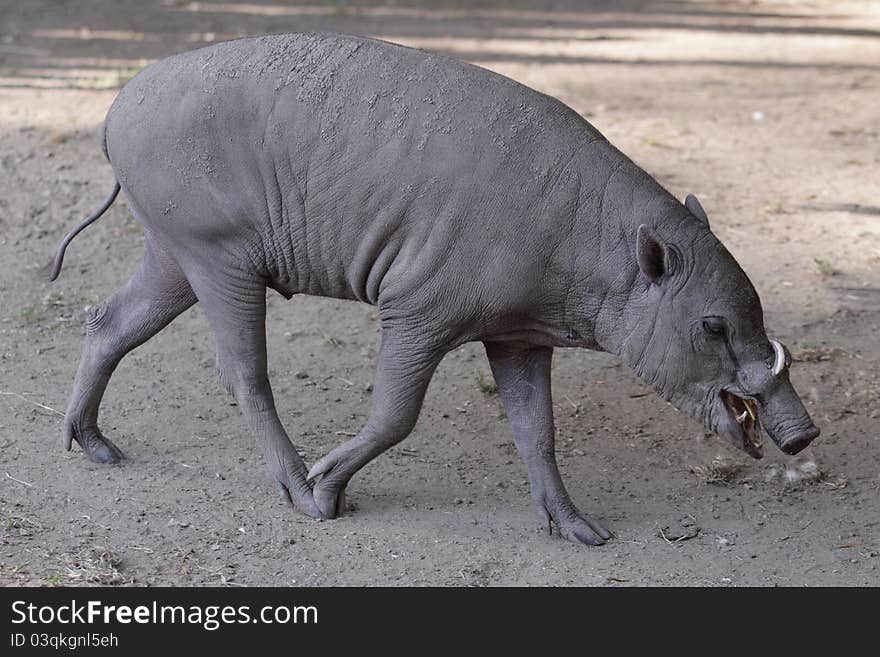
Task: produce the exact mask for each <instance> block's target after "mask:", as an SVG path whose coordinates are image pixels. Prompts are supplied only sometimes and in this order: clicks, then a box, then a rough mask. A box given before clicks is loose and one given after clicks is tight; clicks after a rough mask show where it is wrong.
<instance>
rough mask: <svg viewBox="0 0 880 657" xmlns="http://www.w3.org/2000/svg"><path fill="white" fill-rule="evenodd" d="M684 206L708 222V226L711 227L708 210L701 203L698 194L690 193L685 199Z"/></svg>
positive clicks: (705, 222)
mask: <svg viewBox="0 0 880 657" xmlns="http://www.w3.org/2000/svg"><path fill="white" fill-rule="evenodd" d="M684 207H686V208H687V209H688V211H690V213H691V214H692V215H694V216H695V217H696V218H697V219H699V220H700V221H702V222H703V223H704V224H706V228H708V227H709V215H707V214H706V211H705V210H704V209H703V206H702V205H700V202H699V201H698V200H697V197H696V196H694V195H693V194H688V195H687V197H686V198H685V199H684Z"/></svg>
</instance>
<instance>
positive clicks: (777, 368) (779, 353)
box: [770, 340, 785, 376]
mask: <svg viewBox="0 0 880 657" xmlns="http://www.w3.org/2000/svg"><path fill="white" fill-rule="evenodd" d="M770 344H771V345H773V351H774V352H775V353H776V360H774V361H773V376H779V374H780V373H781V372H782V370H783V369H784V368H785V347H783V346H782V343H781V342H779V341H777V340H770Z"/></svg>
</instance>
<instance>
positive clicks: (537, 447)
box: [485, 342, 611, 545]
mask: <svg viewBox="0 0 880 657" xmlns="http://www.w3.org/2000/svg"><path fill="white" fill-rule="evenodd" d="M485 346H486V355H487V356H488V357H489V363H490V365H491V366H492V374H493V375H494V376H495V382H496V383H497V384H498V392H499V393H500V395H501V400H502V401H503V402H504V407H505V409H506V410H507V417H508V420H509V421H510V426H511V428H512V429H513V435H514V438H515V440H516V448H517V450H518V451H519V453H520V456H522V458H523V460H524V461H525V463H526V467H527V468H528V473H529V482H530V484H531V488H532V499H533V501H534V503H535V509H536V510H537V512H538V515H539V516H540V518H541V519H542V520H543V522H544V526H545V527H546V529H547V531H548V532H550V533H552V531H553V526H555V527H556V530H557V531H558V532H559V533H560V534H561V535H562V536H563V537H565V538H567V539H568V540H570V541H574V542H577V543H584V544H586V545H601V544H602V543H604V542H605V541H606V540H607V539H608V538H610V537H611V533H610V532H608V531H607V530H606V529H603V528H602V527H601V526H599V525H598V524H597V523H595V522H593V521H592V520H590V519H589V518H587V517H586V516H584V515H583V514H581V512H580V511H578V509H577V507H576V506H575V505H574V504H573V503H572V501H571V499H570V498H569V496H568V492H567V491H566V490H565V486H564V485H563V483H562V478H561V477H560V475H559V468H558V467H557V465H556V451H555V427H554V425H553V400H552V396H551V393H550V364H551V360H552V358H553V349H551V348H549V347H532V346H528V345H519V344H517V345H511V344H507V343H500V342H486V343H485Z"/></svg>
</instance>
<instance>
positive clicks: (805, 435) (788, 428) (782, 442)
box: [760, 344, 819, 454]
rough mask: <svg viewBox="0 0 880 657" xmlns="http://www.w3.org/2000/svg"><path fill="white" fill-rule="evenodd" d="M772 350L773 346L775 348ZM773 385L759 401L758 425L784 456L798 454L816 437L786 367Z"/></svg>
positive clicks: (816, 434) (814, 428)
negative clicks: (761, 426) (760, 425)
mask: <svg viewBox="0 0 880 657" xmlns="http://www.w3.org/2000/svg"><path fill="white" fill-rule="evenodd" d="M773 346H774V349H775V348H776V345H775V344H774V345H773ZM780 374H781V376H778V378H777V381H776V385H775V386H773V388H772V389H771V390H770V391H769V392H768V393H767V394H766V396H765V397H764V399H763V400H762V405H761V406H762V407H761V413H760V415H761V424H762V425H763V427H764V429H765V430H766V431H767V433H768V434H769V436H770V438H771V439H772V440H773V442H774V443H776V445H777V446H778V447H779V449H781V450H782V451H783V452H785V453H786V454H797V453H798V452H800V451H801V450H803V449H804V448H805V447H806V446H807V445H809V444H810V443H811V442H813V440H814V439H815V438H816V436H818V435H819V428H818V427H817V426H816V425H815V424H813V420H812V419H811V418H810V414H809V413H807V409H806V408H804V404H803V402H802V401H801V398H800V397H799V396H798V394H797V392H796V391H795V389H794V386H792V385H791V382H790V381H789V380H788V372H787V367H786V366H785V365H783V371H782V372H780Z"/></svg>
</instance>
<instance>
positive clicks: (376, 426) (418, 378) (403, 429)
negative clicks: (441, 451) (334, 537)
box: [309, 325, 446, 518]
mask: <svg viewBox="0 0 880 657" xmlns="http://www.w3.org/2000/svg"><path fill="white" fill-rule="evenodd" d="M445 353H446V351H445V349H441V348H439V347H438V346H437V345H436V344H432V340H431V339H430V338H429V337H428V336H426V335H425V334H424V332H421V333H419V332H416V331H414V330H412V329H409V330H407V329H406V328H405V327H402V326H387V325H386V326H383V328H382V346H381V348H380V349H379V359H378V363H377V364H376V376H375V380H374V382H373V397H372V404H371V408H370V415H369V417H368V419H367V423H366V425H365V426H364V428H363V429H361V431H360V433H359V434H358V435H357V436H356V437H354V438H352V439H351V440H349V441H348V442H346V443H344V444H342V445H340V446H339V447H337V448H336V449H334V450H333V451H331V452H330V453H329V454H327V455H326V456H325V457H323V458H322V459H321V460H319V461H318V462H317V463H315V465H314V466H312V469H311V470H309V481H315V480H317V483H315V486H314V495H315V504H317V505H318V509H320V511H321V515H323V516H324V517H325V518H335V517H336V516H337V515H339V514H340V513H342V511H343V506H344V503H345V497H344V493H345V486H346V484H348V481H349V479H351V477H352V476H353V475H354V473H355V472H357V471H358V470H360V469H361V468H362V467H363V466H364V465H366V464H367V463H369V462H370V461H371V460H373V459H374V458H375V457H376V456H378V455H379V454H381V453H382V452H384V451H385V450H387V449H388V448H390V447H392V446H393V445H395V444H397V443H399V442H400V441H401V440H403V439H404V438H406V437H407V436H408V435H409V433H410V431H412V428H413V427H414V426H415V424H416V420H417V419H418V416H419V411H420V410H421V407H422V400H423V399H424V397H425V391H426V390H427V389H428V384H429V383H430V381H431V376H432V375H433V373H434V369H435V368H436V367H437V364H438V363H439V362H440V360H441V359H442V358H443V355H444V354H445Z"/></svg>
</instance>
